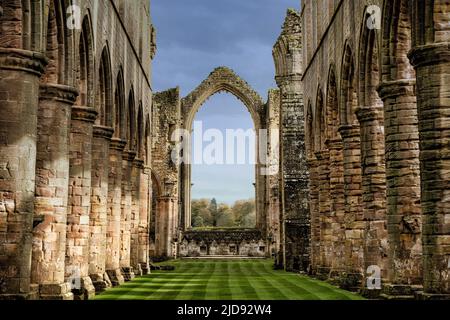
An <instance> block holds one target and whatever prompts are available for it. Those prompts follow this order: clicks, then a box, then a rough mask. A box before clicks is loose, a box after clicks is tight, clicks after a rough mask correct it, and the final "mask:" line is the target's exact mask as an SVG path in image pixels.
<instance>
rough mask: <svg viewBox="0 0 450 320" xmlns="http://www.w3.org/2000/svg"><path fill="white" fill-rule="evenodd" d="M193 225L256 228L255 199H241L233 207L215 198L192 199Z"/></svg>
mask: <svg viewBox="0 0 450 320" xmlns="http://www.w3.org/2000/svg"><path fill="white" fill-rule="evenodd" d="M191 213H192V221H191V222H192V227H194V228H202V227H218V228H231V227H238V228H254V227H255V226H256V209H255V201H254V200H253V199H250V200H239V201H236V202H235V203H234V205H233V206H232V207H230V206H229V205H227V204H224V203H220V204H218V203H217V200H216V199H215V198H213V199H211V200H209V199H200V200H192V203H191Z"/></svg>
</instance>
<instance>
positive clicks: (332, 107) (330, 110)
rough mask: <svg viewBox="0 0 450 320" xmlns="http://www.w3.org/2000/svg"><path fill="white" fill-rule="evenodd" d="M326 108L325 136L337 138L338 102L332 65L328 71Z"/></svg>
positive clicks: (331, 138) (334, 72) (338, 137)
mask: <svg viewBox="0 0 450 320" xmlns="http://www.w3.org/2000/svg"><path fill="white" fill-rule="evenodd" d="M326 109H327V110H326V126H327V129H328V130H327V138H328V139H329V140H338V139H340V138H341V137H340V136H339V123H340V122H339V104H338V91H337V81H336V71H335V67H334V65H331V67H330V70H329V72H328V81H327V98H326Z"/></svg>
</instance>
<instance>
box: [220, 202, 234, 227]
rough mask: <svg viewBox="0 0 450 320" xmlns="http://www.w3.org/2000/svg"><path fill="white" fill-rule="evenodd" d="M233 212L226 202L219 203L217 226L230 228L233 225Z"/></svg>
mask: <svg viewBox="0 0 450 320" xmlns="http://www.w3.org/2000/svg"><path fill="white" fill-rule="evenodd" d="M234 225H235V224H234V219H233V212H232V211H231V209H230V207H229V206H228V205H226V204H220V205H219V208H218V209H217V227H222V228H231V227H234Z"/></svg>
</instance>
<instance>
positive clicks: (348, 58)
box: [339, 42, 359, 127]
mask: <svg viewBox="0 0 450 320" xmlns="http://www.w3.org/2000/svg"><path fill="white" fill-rule="evenodd" d="M355 73H356V70H355V58H354V54H353V50H352V48H351V46H350V44H349V43H348V42H347V43H346V45H345V50H344V57H343V59H342V75H341V103H340V105H339V108H340V110H339V118H340V124H341V126H352V125H356V126H358V127H359V123H358V119H357V118H356V114H355V112H356V108H357V107H358V98H357V93H356V83H355V76H356V75H355Z"/></svg>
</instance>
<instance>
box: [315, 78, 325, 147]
mask: <svg viewBox="0 0 450 320" xmlns="http://www.w3.org/2000/svg"><path fill="white" fill-rule="evenodd" d="M314 114H315V121H314V131H313V132H314V139H315V141H314V145H313V146H314V152H320V151H322V150H325V141H326V137H327V134H326V132H327V127H326V125H325V105H324V99H323V93H322V88H320V86H319V88H318V89H317V98H316V112H315V113H314Z"/></svg>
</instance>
